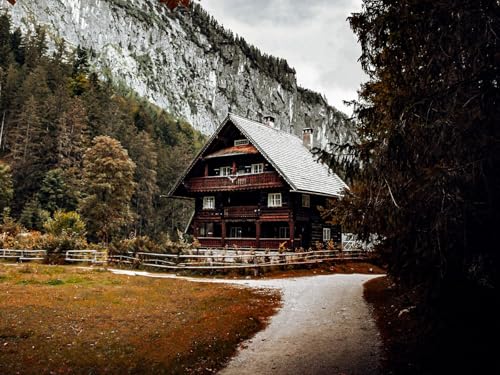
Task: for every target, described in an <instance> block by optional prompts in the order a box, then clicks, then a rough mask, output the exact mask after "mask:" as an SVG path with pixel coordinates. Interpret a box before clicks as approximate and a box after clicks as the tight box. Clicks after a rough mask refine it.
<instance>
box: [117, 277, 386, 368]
mask: <svg viewBox="0 0 500 375" xmlns="http://www.w3.org/2000/svg"><path fill="white" fill-rule="evenodd" d="M125 272H127V273H128V272H130V271H125ZM125 272H124V273H125ZM135 274H138V275H139V274H142V275H143V276H152V275H154V274H147V273H142V272H135ZM377 276H379V275H373V276H372V275H357V274H355V275H340V274H339V275H325V276H314V277H300V278H291V279H268V280H220V279H217V280H213V279H204V280H200V279H190V280H193V281H207V282H226V283H234V284H239V285H245V286H249V287H255V288H279V289H281V291H282V293H283V296H282V299H283V307H282V308H281V309H280V311H279V312H278V313H277V314H276V315H275V316H273V317H272V318H271V321H270V323H269V325H268V327H267V328H266V329H264V330H263V331H261V332H259V333H258V334H257V335H256V336H255V337H253V338H252V339H250V340H247V341H245V342H243V343H242V345H241V348H240V350H239V352H238V353H237V355H236V356H235V357H234V358H233V359H232V360H231V361H230V362H229V364H228V365H227V367H226V368H225V369H223V370H222V371H220V372H219V374H220V375H247V374H248V375H250V374H252V375H254V374H258V375H265V374H272V375H285V374H286V375H295V374H297V375H298V374H300V375H308V374H311V375H316V374H318V375H323V374H328V375H340V374H343V375H351V374H363V375H370V374H377V373H378V365H379V360H380V353H381V342H380V337H379V333H378V331H377V328H376V326H375V322H374V321H373V319H372V318H371V316H370V311H369V308H368V306H367V304H366V302H365V301H364V299H363V296H362V293H363V283H364V282H366V281H367V280H369V279H371V278H373V277H377ZM153 277H154V276H153ZM165 277H172V275H168V276H167V275H165ZM173 277H175V276H173Z"/></svg>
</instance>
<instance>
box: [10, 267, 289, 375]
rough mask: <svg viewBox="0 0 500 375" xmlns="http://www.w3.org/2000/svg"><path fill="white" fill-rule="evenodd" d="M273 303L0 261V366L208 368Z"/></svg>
mask: <svg viewBox="0 0 500 375" xmlns="http://www.w3.org/2000/svg"><path fill="white" fill-rule="evenodd" d="M278 304H279V298H278V295H277V294H276V293H274V294H269V293H262V292H261V291H254V290H250V289H246V288H233V287H229V286H227V285H218V284H201V283H190V282H185V281H182V280H162V279H153V278H139V277H130V276H118V275H113V274H111V273H109V272H99V271H95V270H88V269H77V268H73V267H56V266H42V265H34V264H33V265H5V264H0V373H1V374H16V373H20V374H48V373H57V374H90V373H99V374H103V373H113V374H116V373H120V374H122V373H137V374H140V373H154V374H158V373H168V374H175V373H179V374H181V373H182V374H185V373H212V372H215V371H216V370H217V369H218V368H220V366H221V365H222V364H223V363H224V362H225V360H226V359H227V358H228V357H230V356H231V355H233V353H234V351H235V349H236V347H237V345H238V343H239V342H241V341H242V340H243V339H245V338H248V337H251V336H252V335H253V334H255V333H256V332H257V331H259V330H261V329H262V328H264V326H265V322H266V320H267V318H268V317H269V316H270V315H272V314H273V313H274V311H275V308H276V306H277V305H278Z"/></svg>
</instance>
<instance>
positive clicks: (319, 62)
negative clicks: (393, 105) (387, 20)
mask: <svg viewBox="0 0 500 375" xmlns="http://www.w3.org/2000/svg"><path fill="white" fill-rule="evenodd" d="M197 1H198V2H200V3H201V5H202V6H203V7H204V8H205V9H206V10H207V11H208V12H209V13H210V14H212V15H213V16H214V17H215V18H216V19H217V20H218V21H219V22H220V23H222V24H223V25H224V27H226V28H228V29H230V30H232V31H233V32H234V33H235V34H238V35H240V36H242V37H244V38H245V39H246V41H247V42H249V43H251V44H253V45H255V46H256V47H258V48H259V49H260V50H261V51H262V52H265V53H268V54H271V55H274V56H277V57H282V58H285V59H286V60H288V63H289V64H290V66H292V67H294V68H295V70H296V71H297V80H298V83H299V85H301V86H303V87H305V88H308V89H312V90H314V91H317V92H319V93H320V94H324V95H325V96H326V98H327V100H328V102H329V103H330V104H331V105H333V106H334V107H336V108H337V109H340V110H341V111H344V112H346V113H347V114H351V112H352V110H351V109H350V108H347V107H346V106H344V104H343V100H351V99H356V98H357V93H356V91H357V90H358V89H359V86H360V84H361V83H362V82H364V81H365V80H366V76H365V75H364V73H363V71H362V70H361V67H360V65H359V63H358V61H357V60H358V58H359V56H360V55H361V48H360V46H359V44H358V43H357V39H356V36H355V35H354V34H353V32H352V31H351V29H350V27H349V24H348V22H347V21H346V18H347V17H348V16H349V15H350V14H351V13H352V12H356V11H359V10H361V0H308V1H304V0H253V1H249V0H197Z"/></svg>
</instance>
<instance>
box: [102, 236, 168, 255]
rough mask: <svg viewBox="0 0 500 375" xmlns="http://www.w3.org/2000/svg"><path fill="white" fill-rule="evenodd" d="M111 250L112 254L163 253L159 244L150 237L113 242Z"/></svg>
mask: <svg viewBox="0 0 500 375" xmlns="http://www.w3.org/2000/svg"><path fill="white" fill-rule="evenodd" d="M109 250H110V253H111V254H128V253H133V254H136V253H161V252H162V251H161V249H160V247H159V246H158V244H157V243H156V242H154V241H153V240H152V239H150V238H149V237H148V236H139V237H134V238H131V239H124V240H120V241H113V242H112V243H111V245H110V247H109Z"/></svg>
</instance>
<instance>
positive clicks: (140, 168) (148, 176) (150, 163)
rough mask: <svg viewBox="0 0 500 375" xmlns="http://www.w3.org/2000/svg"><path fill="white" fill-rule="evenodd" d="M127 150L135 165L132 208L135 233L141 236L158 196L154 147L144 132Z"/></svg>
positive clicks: (137, 136)
mask: <svg viewBox="0 0 500 375" xmlns="http://www.w3.org/2000/svg"><path fill="white" fill-rule="evenodd" d="M129 150H130V156H131V158H132V160H134V162H135V164H136V165H137V168H136V170H135V181H136V183H137V188H136V190H135V193H134V197H133V207H134V209H135V211H136V213H137V214H138V221H137V228H136V231H137V232H138V233H139V235H142V234H143V228H144V227H145V226H147V225H148V222H149V221H150V220H151V219H152V216H153V210H154V207H153V203H154V199H155V196H156V195H157V194H158V185H157V183H156V178H157V173H156V169H157V167H158V165H157V154H156V145H155V144H154V142H153V140H152V139H151V137H150V136H149V135H148V134H147V133H146V132H139V133H138V134H137V135H136V136H135V137H134V138H133V139H132V141H131V143H130V147H129Z"/></svg>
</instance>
